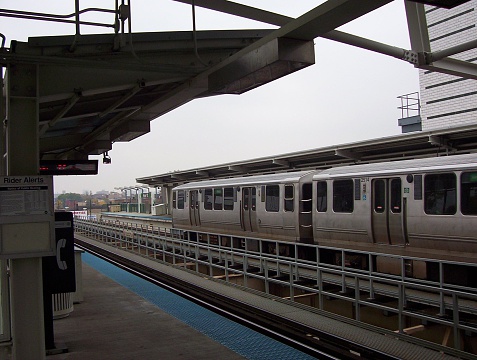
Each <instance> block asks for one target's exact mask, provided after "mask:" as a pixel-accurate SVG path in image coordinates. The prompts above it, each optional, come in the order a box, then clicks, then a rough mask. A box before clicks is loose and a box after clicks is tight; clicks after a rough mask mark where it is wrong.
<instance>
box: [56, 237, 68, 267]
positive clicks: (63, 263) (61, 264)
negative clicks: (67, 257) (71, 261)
mask: <svg viewBox="0 0 477 360" xmlns="http://www.w3.org/2000/svg"><path fill="white" fill-rule="evenodd" d="M65 247H66V239H60V240H59V241H58V243H57V244H56V263H57V264H58V267H59V268H60V270H66V269H67V268H68V266H67V265H66V261H64V260H61V251H60V250H61V249H62V248H65Z"/></svg>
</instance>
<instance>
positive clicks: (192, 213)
mask: <svg viewBox="0 0 477 360" xmlns="http://www.w3.org/2000/svg"><path fill="white" fill-rule="evenodd" d="M189 199H190V206H189V219H190V224H191V225H192V226H200V217H199V191H197V190H190V191H189Z"/></svg>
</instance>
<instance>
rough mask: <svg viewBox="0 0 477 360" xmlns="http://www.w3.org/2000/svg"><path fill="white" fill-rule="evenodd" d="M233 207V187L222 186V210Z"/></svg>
mask: <svg viewBox="0 0 477 360" xmlns="http://www.w3.org/2000/svg"><path fill="white" fill-rule="evenodd" d="M233 209H234V188H231V187H229V188H224V210H233Z"/></svg>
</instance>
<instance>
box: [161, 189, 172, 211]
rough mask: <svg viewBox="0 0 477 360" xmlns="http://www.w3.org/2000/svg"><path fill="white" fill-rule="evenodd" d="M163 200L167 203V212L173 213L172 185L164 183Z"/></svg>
mask: <svg viewBox="0 0 477 360" xmlns="http://www.w3.org/2000/svg"><path fill="white" fill-rule="evenodd" d="M161 192H162V200H163V201H164V203H165V204H166V209H167V214H169V215H172V187H171V186H169V185H162V190H161Z"/></svg>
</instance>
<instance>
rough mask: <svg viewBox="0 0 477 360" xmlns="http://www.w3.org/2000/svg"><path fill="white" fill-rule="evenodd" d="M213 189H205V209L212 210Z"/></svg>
mask: <svg viewBox="0 0 477 360" xmlns="http://www.w3.org/2000/svg"><path fill="white" fill-rule="evenodd" d="M212 200H213V198H212V189H205V190H204V209H205V210H212V203H213V201H212Z"/></svg>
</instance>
